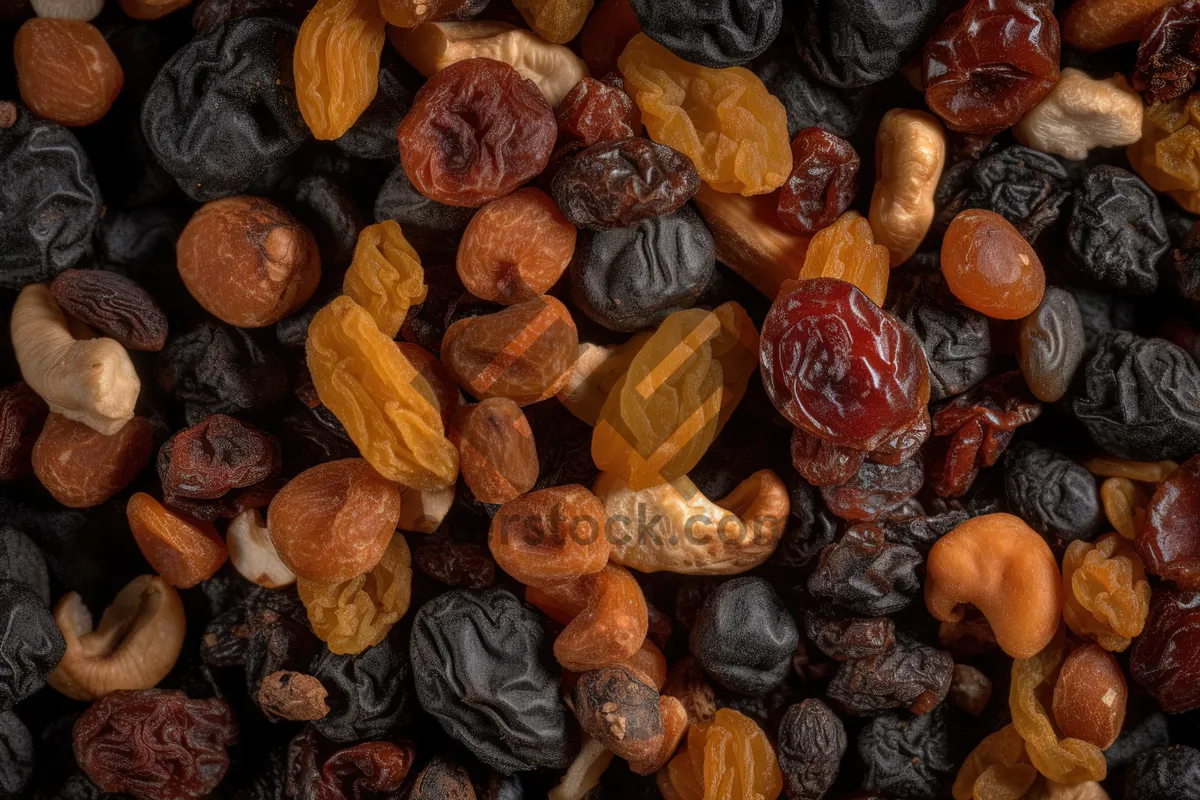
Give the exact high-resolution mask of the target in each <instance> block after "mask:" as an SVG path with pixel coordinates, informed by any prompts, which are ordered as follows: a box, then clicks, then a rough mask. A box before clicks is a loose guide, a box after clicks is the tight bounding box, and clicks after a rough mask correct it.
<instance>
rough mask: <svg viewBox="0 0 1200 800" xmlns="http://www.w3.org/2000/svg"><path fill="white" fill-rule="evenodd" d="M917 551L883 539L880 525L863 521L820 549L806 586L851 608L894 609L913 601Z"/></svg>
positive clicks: (869, 612) (875, 612) (878, 612)
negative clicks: (817, 559)
mask: <svg viewBox="0 0 1200 800" xmlns="http://www.w3.org/2000/svg"><path fill="white" fill-rule="evenodd" d="M922 563H924V559H923V558H922V557H921V554H920V553H919V552H917V551H916V550H914V549H913V548H911V547H908V546H907V545H902V544H892V543H890V542H888V541H887V540H886V539H884V536H883V531H882V530H881V529H880V527H879V526H878V525H875V524H872V523H864V524H861V525H855V526H853V527H852V528H850V529H848V530H847V531H846V532H845V533H844V534H842V538H840V539H838V540H837V541H836V542H834V543H833V544H831V545H829V546H828V547H826V548H825V549H824V550H822V551H821V558H820V560H819V561H818V562H817V569H816V571H815V572H813V574H812V575H811V576H810V577H809V579H808V591H809V593H810V594H812V595H813V596H814V597H817V598H820V599H823V600H828V601H830V602H832V603H834V604H836V605H838V606H840V607H842V608H844V609H846V610H848V611H852V612H854V613H855V614H862V615H863V616H868V617H877V616H883V615H886V614H894V613H895V612H897V611H899V610H900V609H902V608H905V607H906V606H908V605H909V604H910V603H912V601H913V598H914V596H915V595H916V592H917V590H919V589H920V588H921V579H920V578H919V577H918V576H917V569H918V568H919V567H920V566H921V565H922Z"/></svg>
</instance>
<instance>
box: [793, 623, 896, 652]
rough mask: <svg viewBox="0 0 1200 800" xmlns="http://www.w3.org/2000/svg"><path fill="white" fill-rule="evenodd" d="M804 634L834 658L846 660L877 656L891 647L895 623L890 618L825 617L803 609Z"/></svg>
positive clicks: (893, 640)
mask: <svg viewBox="0 0 1200 800" xmlns="http://www.w3.org/2000/svg"><path fill="white" fill-rule="evenodd" d="M828 613H830V614H834V613H836V612H828ZM804 635H805V636H806V637H808V641H810V642H812V643H813V644H814V645H816V646H817V649H818V650H820V651H821V652H822V653H824V654H825V655H827V656H829V657H830V658H832V659H833V660H834V661H848V660H850V659H854V658H867V657H869V656H877V655H880V654H881V653H886V652H887V651H888V650H891V649H892V648H893V647H895V646H896V623H895V622H894V621H893V620H892V618H891V617H852V616H826V615H825V614H824V613H819V612H814V611H807V612H805V614H804Z"/></svg>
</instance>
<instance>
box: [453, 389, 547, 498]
mask: <svg viewBox="0 0 1200 800" xmlns="http://www.w3.org/2000/svg"><path fill="white" fill-rule="evenodd" d="M450 441H451V442H453V443H454V446H455V447H457V448H458V463H459V468H460V469H461V470H462V476H463V480H464V481H466V483H467V486H469V487H471V491H472V492H474V493H475V497H477V498H478V499H479V500H481V501H483V502H485V503H507V502H508V501H510V500H513V499H515V498H517V497H518V496H520V495H522V494H524V493H525V492H528V491H529V490H530V489H532V488H533V485H534V484H535V483H537V478H538V455H537V447H536V446H535V444H534V441H533V430H532V429H530V427H529V420H527V419H525V414H524V413H523V412H522V411H521V407H520V406H518V405H517V404H516V403H514V402H513V401H512V400H509V399H507V398H504V397H491V398H488V399H487V400H484V401H483V402H481V403H475V404H473V405H469V406H464V407H463V408H461V409H459V411H458V413H457V414H455V415H454V419H453V420H452V421H451V423H450Z"/></svg>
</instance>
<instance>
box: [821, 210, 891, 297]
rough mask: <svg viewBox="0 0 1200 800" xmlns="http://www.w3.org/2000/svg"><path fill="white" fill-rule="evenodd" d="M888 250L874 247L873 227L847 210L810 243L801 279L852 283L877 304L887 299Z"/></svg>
mask: <svg viewBox="0 0 1200 800" xmlns="http://www.w3.org/2000/svg"><path fill="white" fill-rule="evenodd" d="M888 259H889V254H888V249H887V248H886V247H884V246H883V245H881V244H875V234H873V233H872V232H871V224H870V223H869V222H867V220H866V219H865V218H864V217H863V216H862V215H861V214H859V213H858V212H857V211H847V212H846V213H845V214H842V215H841V216H840V217H838V218H837V221H836V222H834V223H833V224H832V225H830V226H829V227H828V228H825V229H824V230H821V231H819V232H818V233H817V235H816V236H814V237H813V239H812V241H811V242H809V244H808V253H807V254H806V255H805V256H804V267H803V268H801V270H800V278H801V279H804V278H837V279H838V280H843V281H847V282H849V283H853V284H854V285H855V286H857V287H858V288H859V289H862V291H863V294H865V295H866V296H867V297H869V298H871V300H872V301H874V303H875V305H877V306H880V307H882V306H883V301H884V298H885V297H887V284H888V274H889V273H890V272H891V267H890V266H889V264H888Z"/></svg>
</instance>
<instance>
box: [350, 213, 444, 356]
mask: <svg viewBox="0 0 1200 800" xmlns="http://www.w3.org/2000/svg"><path fill="white" fill-rule="evenodd" d="M342 291H344V292H345V293H346V295H347V296H348V297H349V298H350V299H351V300H353V301H354V302H356V303H358V304H359V305H360V306H362V307H363V308H365V309H366V311H367V313H368V314H370V315H371V318H372V319H374V320H375V324H376V325H378V326H379V330H381V331H383V333H384V335H386V336H388V337H393V338H394V337H395V336H396V334H397V333H399V332H400V327H401V326H402V325H403V324H404V318H405V317H406V316H407V315H408V309H409V308H410V307H412V306H414V305H417V304H418V303H423V302H425V294H426V287H425V270H424V269H422V268H421V257H420V256H419V255H417V251H416V250H414V249H413V247H412V245H410V244H409V243H408V240H407V239H405V238H404V232H403V231H401V230H400V225H399V223H397V222H396V221H395V220H394V219H387V220H384V221H383V222H380V223H379V224H378V225H371V226H368V227H366V228H363V229H362V231H361V232H360V233H359V234H358V244H357V245H355V247H354V261H353V262H351V264H350V269H349V270H347V271H346V278H345V280H344V281H343V283H342Z"/></svg>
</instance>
